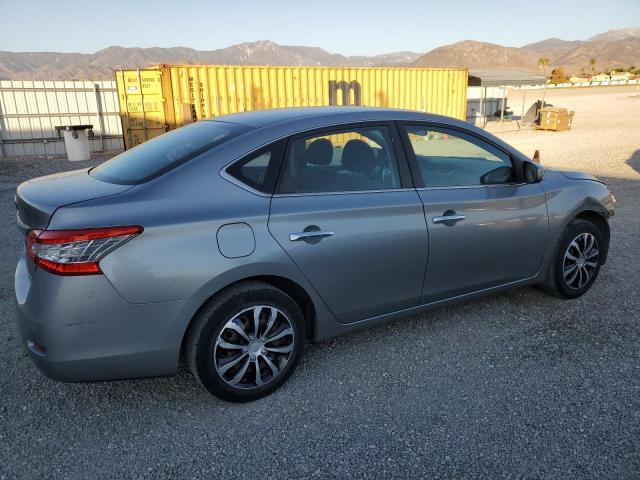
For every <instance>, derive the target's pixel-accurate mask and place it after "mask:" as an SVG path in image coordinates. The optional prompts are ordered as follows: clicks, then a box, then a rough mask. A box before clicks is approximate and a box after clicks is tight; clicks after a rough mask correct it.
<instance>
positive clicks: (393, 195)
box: [15, 107, 615, 401]
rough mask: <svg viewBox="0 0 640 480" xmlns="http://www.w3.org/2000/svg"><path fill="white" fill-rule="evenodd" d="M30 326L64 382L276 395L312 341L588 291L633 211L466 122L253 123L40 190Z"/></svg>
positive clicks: (28, 233)
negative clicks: (618, 215)
mask: <svg viewBox="0 0 640 480" xmlns="http://www.w3.org/2000/svg"><path fill="white" fill-rule="evenodd" d="M16 205H17V209H18V225H19V227H20V228H21V229H22V230H23V233H24V238H25V250H24V254H23V255H22V257H21V259H20V261H19V263H18V266H17V270H16V276H15V292H16V301H17V311H18V322H19V329H20V332H21V335H22V338H23V340H24V344H25V346H26V348H27V350H28V352H29V353H30V355H31V357H32V358H33V360H34V362H35V363H36V364H37V365H38V367H39V368H40V370H42V372H44V373H45V374H46V375H47V376H49V377H51V378H54V379H58V380H64V381H94V380H110V379H123V378H132V377H149V376H162V375H171V374H173V373H175V372H176V370H177V368H178V365H179V360H180V358H181V356H182V357H184V359H185V360H186V362H187V364H188V365H189V368H190V370H191V371H192V372H193V374H194V376H195V377H196V378H197V379H198V380H199V381H200V382H201V383H202V384H203V385H204V386H205V387H206V388H207V389H208V390H209V391H210V392H212V393H213V394H215V395H218V396H219V397H221V398H224V399H227V400H232V401H247V400H253V399H256V398H259V397H261V396H264V395H266V394H268V393H270V392H272V391H273V390H275V389H276V388H278V387H279V386H280V385H282V384H283V383H284V382H285V381H286V380H287V378H288V377H289V376H290V375H291V374H292V372H293V370H294V369H295V367H296V365H297V364H298V361H299V360H300V357H301V355H302V353H303V351H304V345H305V342H307V341H316V340H321V339H326V338H329V337H332V336H335V335H341V334H344V333H346V332H350V331H353V330H356V329H358V328H362V327H364V326H368V325H372V324H376V323H380V322H384V321H387V320H391V319H396V318H400V317H404V316H407V315H411V314H416V313H419V312H422V311H425V310H427V309H430V308H433V307H435V306H439V305H443V304H447V303H451V302H458V301H463V300H469V299H472V298H474V297H477V296H479V295H486V294H489V293H495V292H498V291H502V290H506V289H512V288H517V287H523V286H526V285H539V286H540V287H541V288H542V289H543V290H544V291H546V292H548V293H550V294H552V295H556V296H559V297H563V298H568V299H571V298H576V297H579V296H580V295H582V294H584V293H585V292H586V291H587V290H588V289H589V288H590V287H591V285H592V284H593V282H594V281H595V280H596V277H597V276H598V271H599V270H600V268H601V266H602V265H603V264H604V263H605V261H606V257H607V251H608V246H609V225H608V218H609V217H610V216H611V215H612V214H613V211H614V206H615V199H614V197H613V195H612V194H611V193H610V192H609V190H608V189H607V187H606V185H604V184H603V183H602V182H600V181H598V180H597V179H596V178H594V177H592V176H590V175H585V174H581V173H575V172H559V171H549V170H547V171H546V172H545V171H544V170H543V168H542V167H541V166H540V165H539V164H536V163H534V162H532V161H530V160H529V159H528V158H526V157H525V156H524V155H523V154H522V153H520V152H518V151H517V150H515V149H514V148H512V147H510V146H509V145H507V144H505V143H504V142H502V141H501V140H499V139H498V138H496V137H494V136H492V135H490V134H488V133H486V132H484V131H482V130H480V129H477V128H475V127H473V126H471V125H469V124H467V123H465V122H461V121H457V120H454V119H451V118H446V117H439V116H434V115H427V114H422V113H418V112H410V111H400V110H391V109H376V108H360V107H334V108H299V109H281V110H271V111H261V112H251V113H242V114H235V115H229V116H223V117H218V118H216V119H214V120H208V121H202V122H198V123H195V124H192V125H189V126H186V127H183V128H179V129H177V130H174V131H172V132H170V133H166V134H164V135H161V136H159V137H157V138H155V139H153V140H151V141H149V142H146V143H144V144H142V145H140V146H138V147H136V148H133V149H132V150H129V151H126V152H124V153H122V154H120V155H118V156H116V157H114V158H113V159H111V160H109V161H108V162H105V163H103V164H102V165H100V166H98V167H95V168H93V169H89V170H86V169H84V170H78V171H74V172H70V173H64V174H59V175H51V176H48V177H42V178H37V179H34V180H30V181H28V182H25V183H23V184H22V185H20V186H19V187H18V190H17V193H16Z"/></svg>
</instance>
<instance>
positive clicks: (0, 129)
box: [0, 80, 123, 157]
mask: <svg viewBox="0 0 640 480" xmlns="http://www.w3.org/2000/svg"><path fill="white" fill-rule="evenodd" d="M62 125H93V130H92V131H93V136H92V137H91V140H90V142H89V143H90V146H91V150H92V151H94V152H99V151H108V150H120V149H122V148H123V143H122V125H121V123H120V117H119V106H118V95H117V91H116V85H115V81H95V82H94V81H82V82H77V81H76V82H74V81H68V82H67V81H55V82H54V81H26V80H25V81H18V80H2V81H0V156H6V157H10V156H20V155H62V154H64V153H65V149H64V141H63V140H62V138H61V137H59V136H58V133H57V132H56V130H55V127H57V126H62Z"/></svg>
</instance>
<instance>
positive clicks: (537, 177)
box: [524, 161, 544, 183]
mask: <svg viewBox="0 0 640 480" xmlns="http://www.w3.org/2000/svg"><path fill="white" fill-rule="evenodd" d="M543 178H544V167H543V166H542V165H540V164H539V163H533V162H529V161H526V162H524V181H525V182H527V183H539V182H541V181H542V179H543Z"/></svg>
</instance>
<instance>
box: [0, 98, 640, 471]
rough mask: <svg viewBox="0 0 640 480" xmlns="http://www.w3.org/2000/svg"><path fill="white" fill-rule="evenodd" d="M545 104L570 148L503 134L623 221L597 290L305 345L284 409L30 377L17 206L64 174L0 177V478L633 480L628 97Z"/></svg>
mask: <svg viewBox="0 0 640 480" xmlns="http://www.w3.org/2000/svg"><path fill="white" fill-rule="evenodd" d="M548 98H551V102H552V103H554V104H556V105H562V106H567V107H570V108H573V109H575V110H576V111H577V113H576V118H575V127H574V130H573V131H571V132H563V133H551V132H546V133H545V132H532V131H516V132H513V131H512V132H507V131H506V130H507V128H505V131H504V132H503V133H500V135H501V136H502V137H503V138H505V139H506V140H507V141H509V142H511V143H513V144H514V145H515V146H517V147H519V148H521V149H522V150H523V151H525V152H527V153H532V152H533V149H535V148H539V149H540V150H541V153H542V160H543V162H544V163H546V164H547V165H550V166H554V167H563V168H573V169H582V170H587V171H590V172H593V173H596V174H597V175H599V176H600V177H602V178H604V179H606V180H607V182H609V184H610V187H611V189H612V190H613V191H614V193H615V194H616V196H617V198H618V201H619V204H618V212H617V214H616V216H615V217H614V219H613V220H612V224H611V226H612V244H611V253H610V257H609V261H608V263H607V265H606V266H605V267H604V268H603V270H602V271H601V274H600V277H599V279H598V281H597V283H596V284H595V285H594V287H593V288H592V289H591V291H590V292H589V293H588V294H586V295H585V296H584V297H582V298H580V299H578V300H575V301H571V302H568V301H562V300H558V299H553V298H549V297H547V296H545V295H543V294H542V293H540V292H539V291H537V290H536V289H532V288H527V289H521V290H517V291H514V292H511V293H508V294H502V295H495V296H491V297H487V298H485V299H482V300H479V301H473V302H469V303H464V304H460V305H457V306H454V307H447V308H441V309H438V310H435V311H432V312H430V313H428V314H425V315H420V316H414V317H411V318H408V319H405V320H402V321H397V322H394V323H390V324H387V325H385V326H382V327H378V328H372V329H369V330H365V331H361V332H358V333H355V334H352V335H349V336H346V337H342V338H339V339H335V340H332V341H326V342H322V343H319V344H315V345H311V346H310V347H309V348H308V352H307V354H306V356H305V358H304V359H303V361H302V363H301V365H300V366H299V368H298V370H297V372H296V373H295V374H294V375H293V377H292V378H291V379H290V380H289V382H288V383H287V384H286V385H285V386H284V387H283V388H282V389H281V390H280V391H279V392H277V393H275V394H274V395H271V396H270V397H267V398H265V399H262V400H260V401H257V402H254V403H251V404H245V405H235V404H229V403H223V402H221V401H218V400H217V399H215V398H212V397H210V396H209V395H208V394H207V393H206V392H205V391H204V390H203V389H202V388H201V387H200V386H199V385H198V384H197V383H196V381H195V380H194V379H193V377H192V376H191V375H189V374H188V373H186V372H184V371H182V372H180V373H179V374H178V375H177V376H176V377H174V378H168V379H151V380H136V381H126V382H105V383H96V384H63V383H56V382H53V381H50V380H48V379H46V378H45V377H43V376H42V375H41V374H40V373H39V372H38V371H37V370H36V368H35V367H34V366H33V365H32V364H31V362H30V361H29V359H28V357H27V355H26V354H25V352H24V351H23V348H22V347H21V345H20V344H19V339H18V336H17V330H16V328H15V326H14V316H13V311H12V308H13V307H12V301H13V284H12V281H13V268H14V265H15V261H16V256H17V252H18V251H19V249H20V248H21V239H19V238H17V235H16V231H15V228H14V220H15V219H14V215H15V213H14V208H13V204H12V203H13V202H12V200H13V192H14V189H15V186H16V185H17V184H18V183H19V182H20V181H22V180H24V179H27V178H29V177H32V176H37V175H41V174H45V173H48V172H54V171H60V170H65V169H69V168H71V166H70V165H69V164H68V163H67V162H65V161H64V160H60V159H54V160H47V159H20V160H11V161H7V160H5V161H1V160H0V197H1V198H0V244H2V245H3V246H5V248H3V249H2V250H0V319H1V320H0V326H2V336H1V337H0V338H1V343H0V358H1V361H2V365H1V367H2V368H1V369H0V391H1V392H2V395H1V397H0V479H5V478H7V479H9V478H26V477H30V478H38V477H41V478H51V477H58V478H178V477H181V478H184V477H214V478H255V477H260V478H308V477H317V478H352V477H353V478H403V479H404V478H435V477H438V478H498V477H504V478H525V477H526V478H539V477H547V478H549V477H551V478H571V477H581V478H582V477H590V478H638V477H639V476H640V391H639V390H640V388H639V387H640V358H639V357H640V355H639V353H640V342H639V338H640V336H639V334H640V327H639V323H638V321H639V313H638V312H640V298H639V296H638V295H637V289H638V285H639V284H640V268H638V267H639V266H640V265H639V261H638V258H640V246H639V245H640V242H639V240H640V238H639V236H640V213H639V211H638V208H637V206H638V204H640V188H639V185H640V173H639V172H640V150H639V149H640V115H638V111H639V110H640V92H636V91H635V90H631V89H626V90H625V89H601V90H596V91H590V92H587V91H585V90H583V91H570V92H562V93H560V92H552V93H550V95H549V97H548ZM510 100H511V99H510ZM512 101H513V102H514V105H519V103H518V102H517V99H515V100H512ZM492 128H495V127H492ZM498 130H499V128H498ZM74 167H75V165H74Z"/></svg>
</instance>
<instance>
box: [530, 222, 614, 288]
mask: <svg viewBox="0 0 640 480" xmlns="http://www.w3.org/2000/svg"><path fill="white" fill-rule="evenodd" d="M583 234H589V235H593V237H595V240H596V242H597V248H598V251H599V254H598V256H597V262H595V263H596V266H595V267H593V269H590V271H589V278H588V281H586V282H585V283H584V284H583V285H581V286H580V287H577V285H576V284H575V280H574V284H573V285H570V284H569V282H567V279H565V276H564V273H563V269H564V266H565V254H566V253H567V249H568V248H569V246H570V245H571V244H572V242H573V241H574V240H575V239H577V238H578V237H579V236H581V235H583ZM607 248H608V245H607V243H606V241H605V238H604V236H603V234H602V232H601V231H600V230H599V229H598V227H597V226H596V225H594V224H593V223H591V222H589V221H588V220H582V219H575V220H573V221H572V222H571V223H569V225H568V226H567V227H566V228H565V230H564V232H563V234H562V237H561V238H560V240H559V241H558V244H557V246H556V249H555V251H554V253H553V257H552V258H551V260H550V262H549V267H548V269H547V275H546V277H545V279H544V282H543V283H542V284H540V285H539V287H540V289H541V290H542V291H544V292H545V293H548V294H549V295H553V296H556V297H560V298H568V299H573V298H578V297H580V296H582V295H584V294H585V293H586V292H587V290H589V288H591V285H593V282H595V280H596V278H597V277H598V273H599V272H600V267H601V266H602V262H603V260H604V259H605V258H606V254H607V252H606V249H607ZM570 278H571V276H569V279H570Z"/></svg>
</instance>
